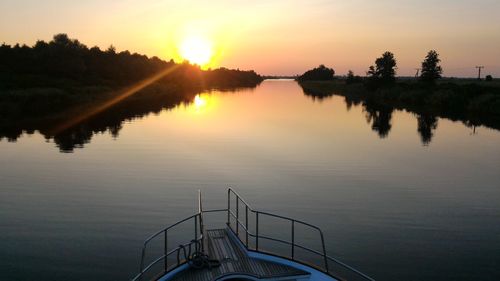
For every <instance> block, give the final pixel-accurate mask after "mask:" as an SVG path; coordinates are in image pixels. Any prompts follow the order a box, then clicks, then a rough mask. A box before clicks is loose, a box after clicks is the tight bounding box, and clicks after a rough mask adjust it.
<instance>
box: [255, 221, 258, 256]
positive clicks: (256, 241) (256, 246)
mask: <svg viewBox="0 0 500 281" xmlns="http://www.w3.org/2000/svg"><path fill="white" fill-rule="evenodd" d="M255 250H256V251H259V212H258V211H256V212H255Z"/></svg>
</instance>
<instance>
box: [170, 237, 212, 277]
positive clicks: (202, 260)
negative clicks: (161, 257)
mask: <svg viewBox="0 0 500 281" xmlns="http://www.w3.org/2000/svg"><path fill="white" fill-rule="evenodd" d="M191 244H195V250H194V253H193V254H191ZM191 244H189V248H188V251H187V252H186V247H185V246H184V245H179V247H178V248H177V264H179V263H180V252H181V250H182V252H183V254H184V259H185V260H186V261H187V263H188V264H189V266H191V267H192V268H194V269H204V268H208V269H209V270H211V269H212V268H214V267H219V266H220V264H221V263H220V261H219V260H216V259H210V258H209V257H208V255H206V254H205V253H203V252H202V251H200V248H201V247H200V241H198V240H191Z"/></svg>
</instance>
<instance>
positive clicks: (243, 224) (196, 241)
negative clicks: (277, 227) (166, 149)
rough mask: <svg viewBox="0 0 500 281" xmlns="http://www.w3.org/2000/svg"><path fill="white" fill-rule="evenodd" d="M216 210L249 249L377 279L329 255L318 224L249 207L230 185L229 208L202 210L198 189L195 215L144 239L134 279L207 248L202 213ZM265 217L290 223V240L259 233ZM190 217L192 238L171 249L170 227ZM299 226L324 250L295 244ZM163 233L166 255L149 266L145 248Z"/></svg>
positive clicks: (137, 280) (333, 273) (165, 268)
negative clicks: (269, 245)
mask: <svg viewBox="0 0 500 281" xmlns="http://www.w3.org/2000/svg"><path fill="white" fill-rule="evenodd" d="M233 198H234V199H235V202H236V203H235V204H236V206H235V207H236V210H235V212H233V211H232V210H231V199H233ZM240 203H241V204H243V207H244V210H245V211H244V212H245V214H244V217H243V218H244V220H243V218H241V219H240ZM216 212H227V221H226V224H227V226H228V228H229V229H230V230H231V231H232V232H233V233H234V234H235V235H236V237H238V239H239V240H240V242H241V243H242V244H243V245H244V246H245V248H246V249H247V250H249V251H255V252H263V253H269V254H274V255H276V256H279V257H282V258H286V259H290V260H292V261H296V262H299V263H304V264H307V265H308V266H312V267H314V268H316V269H318V270H320V271H322V272H324V273H326V274H328V275H331V276H332V277H334V278H336V279H338V280H349V281H351V280H360V278H361V279H362V280H369V281H374V280H373V279H372V278H370V277H369V276H367V275H365V274H364V273H362V272H360V271H358V270H356V269H355V268H353V267H351V266H349V265H347V264H345V263H342V262H341V261H339V260H337V259H335V258H333V257H330V256H328V255H327V252H326V248H325V239H324V235H323V232H322V231H321V229H320V228H319V227H317V226H315V225H312V224H309V223H307V222H304V221H301V220H296V219H293V218H289V217H285V216H281V215H276V214H272V213H268V212H262V211H257V210H254V209H252V208H251V207H250V205H249V204H248V203H246V202H245V200H243V198H242V197H241V196H240V195H239V194H238V193H236V191H234V190H233V189H231V188H229V189H228V191H227V209H214V210H203V206H202V200H201V192H199V193H198V213H196V214H194V215H192V216H189V217H187V218H185V219H183V220H180V221H178V222H176V223H174V224H172V225H170V226H168V227H166V228H164V229H162V230H160V231H158V232H156V233H155V234H153V235H151V236H150V237H149V238H148V239H146V240H145V241H144V244H143V247H142V252H141V262H140V267H139V273H138V274H137V275H136V276H135V277H134V279H132V280H133V281H141V280H142V279H143V277H144V276H145V274H146V273H149V271H150V270H151V269H152V268H153V266H155V265H157V264H158V263H159V262H161V261H163V270H162V272H160V274H161V273H162V274H166V273H168V272H169V271H171V270H172V269H175V268H177V267H178V266H180V265H182V264H184V263H186V262H187V259H186V258H187V257H186V254H185V252H184V259H181V258H180V253H181V251H185V249H186V248H187V249H188V252H189V253H191V249H192V247H193V245H194V247H195V251H198V250H201V251H202V252H203V251H204V243H203V242H204V235H203V233H204V227H205V226H204V223H203V221H204V220H203V214H204V213H216ZM249 214H254V215H255V222H254V224H255V226H254V227H255V228H254V232H252V231H250V229H249ZM262 217H271V218H276V219H280V220H283V221H288V222H290V230H291V233H290V237H291V238H290V241H287V240H283V239H279V238H276V237H270V236H268V235H264V234H263V233H262V230H261V231H260V232H259V225H260V224H259V218H262ZM231 218H233V219H235V228H236V229H234V228H233V226H232V224H231ZM191 220H192V221H193V223H194V236H193V240H191V241H190V242H188V243H185V244H181V245H178V246H176V247H173V248H172V249H171V250H169V249H168V247H169V244H168V241H169V240H168V238H169V236H168V234H169V231H171V230H173V229H175V228H176V227H177V226H179V225H181V224H183V223H185V222H188V221H191ZM298 225H302V226H305V227H307V228H309V229H312V230H314V231H316V232H317V233H318V235H319V240H320V242H321V250H320V251H318V250H314V249H312V248H310V247H306V246H304V245H301V244H298V243H296V241H295V235H296V234H295V232H296V230H295V229H296V227H297V226H298ZM240 228H241V229H242V230H243V231H244V233H243V234H244V238H245V239H244V240H245V241H243V240H242V238H241V237H240ZM162 234H163V235H162ZM160 236H161V237H163V251H162V252H163V254H162V255H160V256H159V257H157V258H156V259H154V260H153V261H152V262H150V263H149V264H148V265H145V258H146V251H147V247H148V245H149V244H150V243H151V241H153V240H154V239H155V238H157V237H160ZM250 237H252V238H254V239H255V240H254V241H255V246H254V247H251V246H250V244H249V238H250ZM259 240H267V241H273V242H277V243H281V244H284V245H288V246H290V255H279V254H275V253H272V252H269V251H264V250H263V249H261V247H259ZM296 249H302V250H305V251H307V252H309V253H312V254H314V255H317V256H319V257H320V258H321V259H322V266H317V265H313V264H309V263H307V262H306V261H303V260H300V259H297V258H296V253H295V252H296ZM173 254H176V255H177V259H176V262H175V263H173V264H171V265H169V263H168V257H169V256H170V255H173ZM332 263H333V264H334V265H338V266H340V267H341V268H343V269H345V270H346V271H347V272H349V273H352V274H354V276H356V277H355V278H353V279H351V278H342V277H340V276H338V272H336V271H332V270H331V269H330V267H331V266H332Z"/></svg>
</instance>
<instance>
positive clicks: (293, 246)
mask: <svg viewBox="0 0 500 281" xmlns="http://www.w3.org/2000/svg"><path fill="white" fill-rule="evenodd" d="M294 254H295V221H294V220H292V260H294Z"/></svg>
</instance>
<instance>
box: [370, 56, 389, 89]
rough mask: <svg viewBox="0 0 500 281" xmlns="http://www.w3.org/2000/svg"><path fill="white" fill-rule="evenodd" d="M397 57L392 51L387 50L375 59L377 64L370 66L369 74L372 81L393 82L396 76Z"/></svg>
mask: <svg viewBox="0 0 500 281" xmlns="http://www.w3.org/2000/svg"><path fill="white" fill-rule="evenodd" d="M395 68H396V59H395V58H394V54H393V53H391V52H385V53H383V54H382V56H381V57H380V58H377V59H376V60H375V66H373V65H372V66H370V68H369V69H368V72H367V74H368V75H369V76H370V78H371V80H372V81H375V82H379V83H380V82H381V83H383V84H390V83H393V82H394V81H395V80H396V78H395V76H396V70H395Z"/></svg>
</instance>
